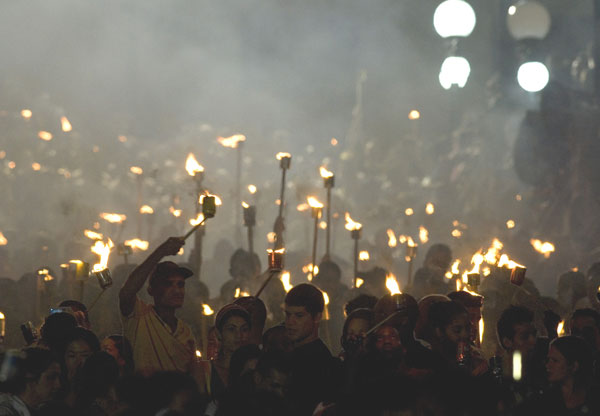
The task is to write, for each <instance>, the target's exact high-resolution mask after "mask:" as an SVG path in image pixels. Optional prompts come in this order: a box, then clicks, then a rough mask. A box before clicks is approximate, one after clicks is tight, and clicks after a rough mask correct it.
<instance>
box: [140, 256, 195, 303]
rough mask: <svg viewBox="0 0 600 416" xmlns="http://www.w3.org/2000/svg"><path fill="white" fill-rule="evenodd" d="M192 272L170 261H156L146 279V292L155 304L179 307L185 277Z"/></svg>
mask: <svg viewBox="0 0 600 416" xmlns="http://www.w3.org/2000/svg"><path fill="white" fill-rule="evenodd" d="M192 274H193V272H192V271H191V270H190V269H187V268H185V267H179V266H178V265H177V264H175V263H173V262H172V261H163V262H161V263H158V264H157V265H156V267H155V269H154V271H153V272H152V274H151V275H150V279H149V280H148V294H150V296H152V297H153V298H154V304H155V305H156V306H160V307H165V308H173V309H176V308H181V307H182V306H183V301H184V297H185V279H187V278H188V277H190V276H192Z"/></svg>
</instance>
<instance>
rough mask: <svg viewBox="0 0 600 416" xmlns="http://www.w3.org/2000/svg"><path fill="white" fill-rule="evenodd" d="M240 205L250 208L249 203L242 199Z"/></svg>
mask: <svg viewBox="0 0 600 416" xmlns="http://www.w3.org/2000/svg"><path fill="white" fill-rule="evenodd" d="M242 207H244V208H246V209H248V208H250V205H248V204H247V203H246V202H244V201H242Z"/></svg>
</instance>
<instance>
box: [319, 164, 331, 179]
mask: <svg viewBox="0 0 600 416" xmlns="http://www.w3.org/2000/svg"><path fill="white" fill-rule="evenodd" d="M319 170H320V172H321V178H323V179H327V178H331V177H332V176H333V172H330V171H328V170H327V169H325V166H321V167H320V168H319Z"/></svg>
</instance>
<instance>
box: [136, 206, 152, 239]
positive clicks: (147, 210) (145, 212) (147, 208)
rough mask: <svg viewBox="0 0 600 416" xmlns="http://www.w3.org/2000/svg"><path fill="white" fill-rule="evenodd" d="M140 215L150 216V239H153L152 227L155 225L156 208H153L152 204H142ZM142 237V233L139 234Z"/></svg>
mask: <svg viewBox="0 0 600 416" xmlns="http://www.w3.org/2000/svg"><path fill="white" fill-rule="evenodd" d="M140 215H142V216H143V215H145V216H147V218H148V221H147V222H148V235H147V237H148V241H150V240H151V239H152V228H153V226H154V208H152V207H151V206H150V205H142V206H141V207H140ZM138 235H139V236H140V237H141V236H142V235H141V234H138Z"/></svg>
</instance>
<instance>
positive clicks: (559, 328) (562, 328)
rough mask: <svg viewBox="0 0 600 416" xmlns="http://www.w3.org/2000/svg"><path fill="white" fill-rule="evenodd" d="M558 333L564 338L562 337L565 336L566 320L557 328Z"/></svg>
mask: <svg viewBox="0 0 600 416" xmlns="http://www.w3.org/2000/svg"><path fill="white" fill-rule="evenodd" d="M556 333H557V334H558V336H559V337H562V336H564V335H565V321H564V319H563V320H562V321H560V322H559V323H558V326H557V327H556Z"/></svg>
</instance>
